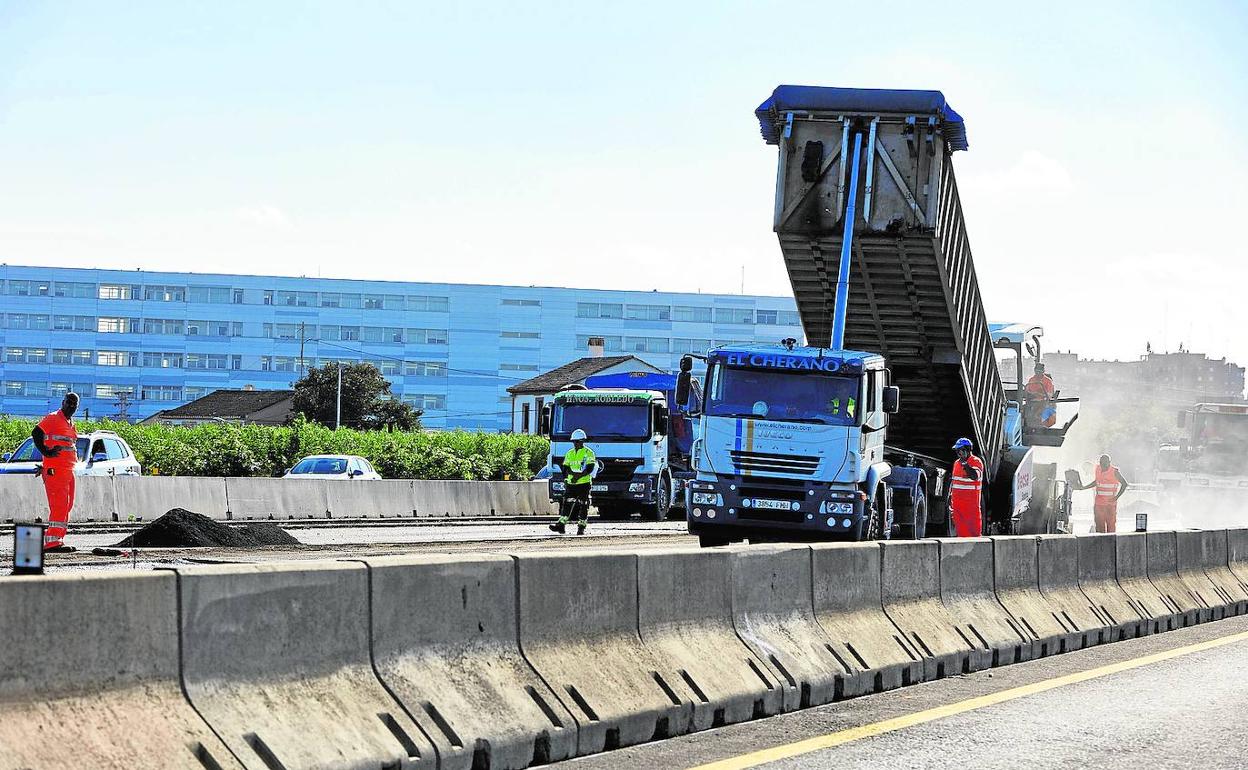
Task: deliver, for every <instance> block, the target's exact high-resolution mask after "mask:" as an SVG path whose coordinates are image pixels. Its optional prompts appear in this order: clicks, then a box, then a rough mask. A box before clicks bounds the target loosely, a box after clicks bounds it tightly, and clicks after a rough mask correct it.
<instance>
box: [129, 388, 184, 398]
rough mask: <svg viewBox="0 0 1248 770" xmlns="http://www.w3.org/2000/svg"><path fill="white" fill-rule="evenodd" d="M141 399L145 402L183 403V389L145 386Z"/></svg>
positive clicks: (140, 393) (140, 395) (141, 392)
mask: <svg viewBox="0 0 1248 770" xmlns="http://www.w3.org/2000/svg"><path fill="white" fill-rule="evenodd" d="M139 398H140V399H142V400H143V401H181V400H182V388H180V387H178V386H177V385H144V386H143V388H142V390H141V391H140V392H139Z"/></svg>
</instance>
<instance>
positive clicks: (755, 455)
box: [728, 449, 819, 476]
mask: <svg viewBox="0 0 1248 770" xmlns="http://www.w3.org/2000/svg"><path fill="white" fill-rule="evenodd" d="M728 455H729V456H730V457H731V458H732V464H733V465H735V466H736V467H737V470H739V471H741V472H742V473H790V474H793V475H796V476H810V475H811V474H813V473H814V472H815V471H816V470H818V468H819V458H818V457H807V456H805V455H780V454H769V453H767V452H746V451H744V450H740V449H734V450H732V451H730V452H729V453H728Z"/></svg>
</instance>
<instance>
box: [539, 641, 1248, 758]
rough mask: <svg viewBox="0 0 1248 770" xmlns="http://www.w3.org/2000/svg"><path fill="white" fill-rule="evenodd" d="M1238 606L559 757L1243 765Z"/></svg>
mask: <svg viewBox="0 0 1248 770" xmlns="http://www.w3.org/2000/svg"><path fill="white" fill-rule="evenodd" d="M1245 681H1248V617H1238V618H1231V619H1228V620H1223V621H1218V622H1215V623H1209V624H1205V625H1201V626H1195V627H1192V628H1187V629H1181V630H1178V631H1172V632H1168V633H1164V634H1158V635H1155V636H1147V637H1144V638H1142V639H1134V640H1129V641H1125V642H1117V643H1114V644H1108V645H1104V646H1101V647H1094V648H1091V649H1088V650H1082V651H1078V652H1072V653H1067V654H1065V655H1059V656H1056V657H1051V658H1045V659H1043V660H1038V661H1032V662H1028V663H1021V664H1017V665H1013V666H1007V667H1003V668H998V669H993V670H991V671H986V672H979V673H976V674H971V675H967V676H958V677H954V678H951V679H946V680H942V681H939V682H931V683H926V684H921V685H916V686H913V687H907V688H903V689H900V690H894V691H892V692H888V693H881V694H878V695H870V696H866V697H863V698H856V699H853V700H849V701H844V702H842V703H836V704H831V705H829V706H823V707H820V708H816V709H809V710H807V711H803V712H798V713H794V714H786V715H783V716H778V717H772V718H769V719H763V720H758V721H756V722H749V723H745V724H742V725H734V726H729V727H724V728H720V729H717V730H711V731H708V732H703V733H697V734H694V735H688V736H683V737H680V738H674V739H671V740H667V741H662V742H659V743H653V744H647V745H643V746H635V747H631V748H628V749H621V750H619V751H614V752H610V753H607V754H600V755H597V756H592V757H585V758H582V759H578V760H572V761H569V762H563V763H559V764H557V765H554V766H552V767H557V768H561V769H563V770H642V768H655V767H664V768H699V769H700V770H743V769H744V768H754V767H757V768H766V770H781V769H783V770H796V769H797V768H803V769H807V768H817V769H818V768H829V769H831V768H835V769H836V770H855V769H857V768H881V767H890V768H933V769H935V768H958V769H959V770H977V769H980V768H1036V769H1037V770H1039V769H1042V768H1043V769H1048V768H1079V767H1098V768H1140V767H1146V768H1149V770H1158V769H1159V768H1200V769H1201V770H1215V769H1219V768H1243V767H1245V766H1248V688H1245V685H1244V682H1245Z"/></svg>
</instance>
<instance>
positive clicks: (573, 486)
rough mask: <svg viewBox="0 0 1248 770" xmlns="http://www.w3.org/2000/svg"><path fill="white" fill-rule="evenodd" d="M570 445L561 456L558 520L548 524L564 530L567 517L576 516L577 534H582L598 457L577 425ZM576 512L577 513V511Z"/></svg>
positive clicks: (569, 518) (586, 518) (556, 530)
mask: <svg viewBox="0 0 1248 770" xmlns="http://www.w3.org/2000/svg"><path fill="white" fill-rule="evenodd" d="M571 438H572V449H570V450H568V453H567V454H565V455H564V456H563V462H562V463H561V466H562V468H563V505H562V506H561V507H560V510H559V521H558V522H556V523H554V524H551V525H550V528H551V530H552V531H554V532H558V533H559V534H561V535H562V534H563V533H565V532H566V531H567V529H566V527H567V524H568V522H569V521H571V520H572V519H573V518H574V517H575V518H576V520H577V521H576V534H578V535H583V534H585V527H586V525H587V524H588V523H589V490H590V487H591V486H593V483H594V471H595V470H596V469H597V467H598V460H597V458H595V457H594V450H592V449H590V448H589V447H587V446H585V441H586V439H588V438H589V437H588V436H586V435H585V431H583V430H581V429H580V428H577V429H576V430H574V431H572V436H571ZM578 514H579V515H578Z"/></svg>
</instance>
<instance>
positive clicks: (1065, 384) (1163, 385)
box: [1011, 350, 1244, 406]
mask: <svg viewBox="0 0 1248 770" xmlns="http://www.w3.org/2000/svg"><path fill="white" fill-rule="evenodd" d="M1044 363H1045V367H1046V369H1047V370H1048V372H1049V374H1051V375H1053V378H1054V380H1055V381H1056V383H1057V386H1058V388H1060V389H1062V390H1065V391H1068V392H1069V393H1071V394H1072V395H1079V394H1080V393H1090V392H1093V391H1105V390H1113V389H1115V388H1121V389H1122V390H1124V391H1128V390H1129V391H1139V392H1143V393H1146V394H1148V395H1149V396H1150V397H1152V398H1154V399H1157V400H1160V401H1165V402H1167V403H1173V404H1174V405H1176V406H1186V405H1190V404H1195V403H1200V402H1226V401H1242V400H1243V398H1244V367H1242V366H1239V365H1237V364H1234V363H1232V362H1230V361H1228V360H1226V359H1225V358H1216V359H1215V358H1209V357H1208V356H1207V355H1205V354H1204V353H1193V352H1191V351H1187V350H1183V351H1179V352H1177V353H1158V352H1153V351H1149V352H1147V353H1145V354H1144V355H1143V356H1141V357H1140V358H1139V359H1137V360H1134V361H1104V360H1095V359H1085V358H1080V357H1079V355H1078V354H1077V353H1071V352H1066V353H1046V354H1044ZM1028 371H1029V369H1028ZM1011 379H1013V375H1012V374H1011Z"/></svg>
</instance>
